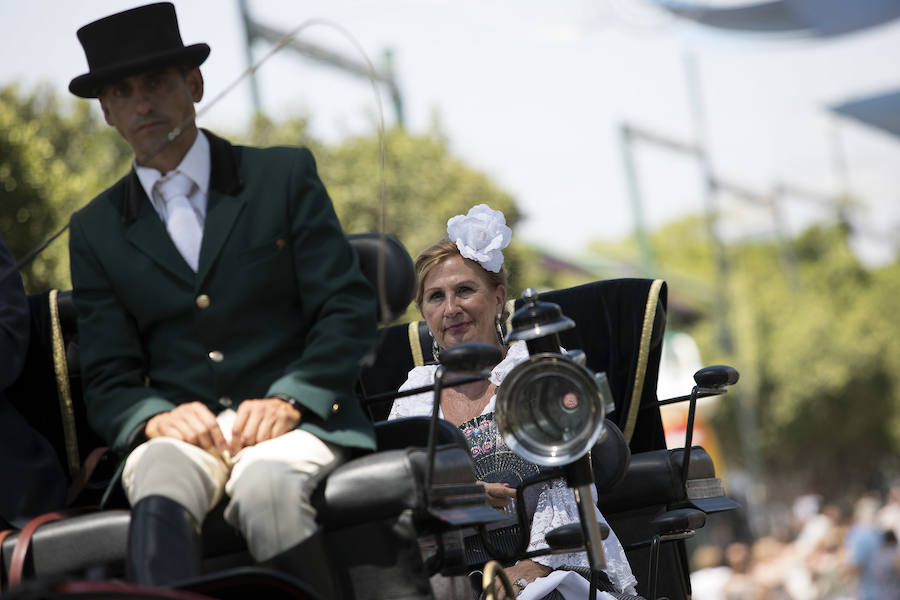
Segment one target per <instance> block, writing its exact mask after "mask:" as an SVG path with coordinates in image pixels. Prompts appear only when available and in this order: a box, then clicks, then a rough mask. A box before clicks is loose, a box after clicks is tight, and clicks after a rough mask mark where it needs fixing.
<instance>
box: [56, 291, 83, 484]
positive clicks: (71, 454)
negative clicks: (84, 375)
mask: <svg viewBox="0 0 900 600" xmlns="http://www.w3.org/2000/svg"><path fill="white" fill-rule="evenodd" d="M58 296H59V290H50V296H49V302H50V342H51V345H52V347H53V372H54V374H55V375H56V391H57V394H58V395H59V415H60V418H61V420H62V428H63V436H64V438H65V442H66V460H67V462H68V466H69V477H70V478H71V479H72V480H74V479H76V478H77V477H78V475H79V474H80V473H81V461H80V460H79V459H78V433H77V432H76V431H75V409H74V408H73V406H72V390H70V389H69V366H68V363H67V361H66V344H65V342H64V341H63V335H62V326H61V325H60V323H59V305H58V304H57V303H56V301H57V298H58Z"/></svg>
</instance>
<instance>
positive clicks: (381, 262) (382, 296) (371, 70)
mask: <svg viewBox="0 0 900 600" xmlns="http://www.w3.org/2000/svg"><path fill="white" fill-rule="evenodd" d="M313 25H324V26H327V27H331V28H333V29H335V30H336V31H337V32H338V33H340V34H342V35H343V36H344V37H345V38H346V39H347V40H348V41H349V42H350V44H351V45H352V46H353V47H354V48H355V49H356V51H357V52H358V53H359V54H360V56H361V57H362V58H363V60H364V61H365V63H366V71H367V73H366V75H367V76H368V79H369V83H370V84H371V85H372V91H373V92H374V96H375V106H376V109H377V111H378V152H379V185H378V207H379V223H378V232H379V233H380V234H381V235H384V229H385V199H384V198H385V176H384V169H385V132H384V110H383V108H382V103H381V96H380V95H379V94H378V83H377V74H376V73H375V67H374V66H373V65H372V61H371V60H369V56H368V55H367V54H366V52H365V50H364V49H363V47H362V45H360V43H359V42H358V41H357V40H356V38H354V37H353V35H352V34H351V33H350V32H349V31H347V29H345V28H344V27H342V26H340V25H338V24H337V23H335V22H333V21H330V20H328V19H309V20H307V21H304V22H303V23H301V24H300V25H298V26H297V27H296V28H295V29H294V30H293V31H291V32H290V33H288V34H287V35H285V36H284V37H283V38H282V39H281V40H280V41H279V42H278V43H277V44H276V45H275V46H274V47H273V48H271V49H270V50H269V51H268V52H267V53H266V54H265V55H264V56H263V57H262V58H260V59H259V60H258V61H256V62H255V63H253V64H252V65H250V66H249V67H247V68H246V69H245V70H244V71H243V72H242V73H241V74H240V75H238V77H237V78H236V79H235V80H234V81H232V82H231V83H230V84H228V85H227V86H225V88H224V89H223V90H222V91H221V92H219V93H218V94H216V95H215V96H214V97H213V99H212V100H210V101H209V102H208V103H206V104H205V105H204V106H203V107H202V108H201V109H200V110H198V111H197V113H196V114H195V115H193V116H191V117H188V118H187V119H185V120H184V121H183V122H182V123H181V124H179V125H178V126H177V127H175V128H174V129H172V130H171V131H170V132H169V133H168V134H167V135H166V139H165V141H163V143H161V144H160V145H159V146H158V147H157V148H155V149H154V150H153V151H152V152H150V153H149V154H148V155H147V158H145V159H144V160H145V161H149V160H151V159H152V158H153V157H154V156H156V155H157V154H159V153H160V152H162V151H163V150H165V149H166V148H167V147H168V146H169V144H171V143H172V142H173V141H175V139H177V138H178V136H180V135H181V134H182V133H184V131H185V128H187V127H190V126H191V125H192V124H193V123H194V122H195V121H196V119H198V118H199V117H201V116H203V115H204V114H206V113H207V112H209V110H210V109H211V108H212V107H213V106H215V105H216V104H218V103H219V101H220V100H222V99H223V98H224V97H225V96H227V95H228V94H229V93H230V92H231V91H232V90H233V89H234V88H236V87H237V86H238V85H239V84H240V83H241V82H242V81H244V79H246V78H247V77H249V76H250V75H251V74H252V73H254V72H256V71H257V70H258V69H259V68H260V67H261V66H262V65H263V64H264V63H265V62H266V61H268V60H269V59H270V58H271V57H272V56H274V55H275V53H277V52H278V51H280V50H281V49H282V48H284V47H285V46H287V45H288V44H289V43H290V42H291V41H292V40H293V39H294V38H296V37H297V36H298V35H300V33H301V32H302V31H303V30H305V29H306V28H307V27H310V26H313ZM92 202H93V201H92ZM88 204H90V202H89V203H88ZM85 206H87V205H85ZM68 228H69V223H68V222H67V223H66V224H65V225H63V226H62V227H61V228H60V229H59V230H58V231H56V232H55V233H54V234H53V235H51V236H50V237H48V238H47V239H46V240H45V241H44V242H42V243H41V244H40V245H39V246H38V247H37V248H35V249H34V250H32V251H31V252H29V253H28V254H27V255H25V257H24V258H23V259H21V260H19V261H18V262H16V264H15V265H14V266H13V267H12V268H10V270H9V271H7V272H6V273H4V274H3V275H2V276H0V285H2V284H3V283H4V282H5V281H6V280H7V279H9V278H10V277H11V276H12V275H13V274H15V273H18V272H19V271H20V270H21V269H22V267H24V266H26V265H27V264H28V263H30V262H31V261H32V260H34V258H35V257H36V256H37V255H38V254H40V253H41V252H43V251H44V249H45V248H46V247H47V246H49V245H50V244H52V243H53V242H54V241H55V240H56V239H57V238H59V237H60V236H61V235H62V234H63V233H65V231H66V230H67V229H68ZM385 260H386V258H385V250H384V248H383V246H382V245H379V251H378V262H377V268H376V270H375V271H376V273H377V288H378V289H377V290H376V293H377V294H378V301H379V305H380V306H382V316H383V315H386V314H388V312H389V308H388V306H387V282H386V276H385V270H386V269H385Z"/></svg>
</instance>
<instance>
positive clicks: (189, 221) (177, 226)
mask: <svg viewBox="0 0 900 600" xmlns="http://www.w3.org/2000/svg"><path fill="white" fill-rule="evenodd" d="M156 185H157V189H158V190H159V193H160V195H162V197H163V200H165V202H166V212H167V213H168V219H167V220H166V229H167V230H168V231H169V235H170V236H171V237H172V241H173V242H174V243H175V247H176V248H178V251H179V252H181V256H183V257H184V260H185V261H186V262H187V264H188V265H189V266H190V267H191V269H193V271H194V272H195V273H196V272H197V264H198V262H199V261H200V241H201V240H202V239H203V228H202V227H201V226H200V221H199V219H198V218H197V213H195V212H194V207H193V206H192V205H191V201H190V200H188V195H189V194H190V193H191V191H192V190H193V189H194V182H193V181H191V179H190V178H189V177H187V176H186V175H183V174H182V173H178V172H176V173H173V174H172V175H170V176H169V177H167V178H165V179H160V180H159V181H158V182H157V184H156Z"/></svg>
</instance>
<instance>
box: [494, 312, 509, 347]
mask: <svg viewBox="0 0 900 600" xmlns="http://www.w3.org/2000/svg"><path fill="white" fill-rule="evenodd" d="M502 316H503V315H502V314H499V315H497V318H496V319H494V326H495V327H496V329H497V343H498V344H500V345H501V346H506V342H505V341H504V337H505V336H504V335H503V323H502V322H501V321H500V317H502Z"/></svg>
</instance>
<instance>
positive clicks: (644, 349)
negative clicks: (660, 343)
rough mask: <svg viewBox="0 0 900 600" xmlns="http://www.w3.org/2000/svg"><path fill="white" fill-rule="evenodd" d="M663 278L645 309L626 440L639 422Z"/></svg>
mask: <svg viewBox="0 0 900 600" xmlns="http://www.w3.org/2000/svg"><path fill="white" fill-rule="evenodd" d="M662 284H663V280H662V279H654V280H653V283H652V284H650V291H649V293H648V294H647V306H646V308H645V309H644V325H643V327H642V329H641V346H640V350H639V351H638V362H637V369H636V371H635V374H634V387H633V388H632V390H631V403H630V404H629V405H628V419H627V420H626V421H625V428H624V429H623V430H622V433H623V434H624V435H625V442H626V443H631V436H632V435H633V434H634V426H635V424H636V423H637V415H638V411H639V410H640V408H641V391H642V390H643V389H644V377H645V376H646V375H647V361H648V360H649V359H650V338H651V337H652V336H653V321H655V320H656V305H657V303H658V302H659V290H660V289H661V288H662Z"/></svg>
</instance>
